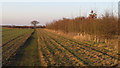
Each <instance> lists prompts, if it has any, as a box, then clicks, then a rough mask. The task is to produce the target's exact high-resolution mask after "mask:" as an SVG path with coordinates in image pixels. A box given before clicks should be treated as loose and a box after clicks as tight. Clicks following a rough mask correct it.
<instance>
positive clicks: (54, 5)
mask: <svg viewBox="0 0 120 68" xmlns="http://www.w3.org/2000/svg"><path fill="white" fill-rule="evenodd" d="M31 1H32V0H31ZM85 1H86V2H72V1H71V2H4V3H2V24H10V25H11V24H12V25H30V22H31V21H32V20H37V21H39V22H40V24H41V25H45V24H46V23H50V22H52V21H53V20H58V19H61V18H63V17H66V18H74V17H78V16H88V14H89V13H90V10H95V11H96V13H97V14H98V16H100V15H101V14H104V12H105V11H107V12H111V11H112V10H113V12H114V14H115V15H117V13H118V3H117V1H116V2H115V1H113V0H109V2H107V1H108V0H106V2H105V0H100V1H103V2H94V1H95V0H93V2H89V1H88V0H85ZM87 1H88V2H87Z"/></svg>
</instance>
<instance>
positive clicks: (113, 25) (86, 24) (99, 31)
mask: <svg viewBox="0 0 120 68" xmlns="http://www.w3.org/2000/svg"><path fill="white" fill-rule="evenodd" d="M46 28H48V29H53V30H61V31H63V32H65V33H68V32H76V33H83V34H89V35H94V36H99V37H104V38H111V37H112V36H115V35H117V34H118V31H120V30H118V18H117V17H115V16H114V15H113V14H109V13H106V14H105V15H103V16H101V17H99V18H97V14H96V13H94V12H93V11H91V13H90V14H89V16H88V17H76V18H74V19H67V18H63V19H61V20H57V21H53V22H52V23H50V24H47V25H46Z"/></svg>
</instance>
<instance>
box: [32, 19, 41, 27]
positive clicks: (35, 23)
mask: <svg viewBox="0 0 120 68" xmlns="http://www.w3.org/2000/svg"><path fill="white" fill-rule="evenodd" d="M38 23H39V22H38V21H35V20H34V21H32V22H31V24H33V25H34V29H36V25H37V24H38Z"/></svg>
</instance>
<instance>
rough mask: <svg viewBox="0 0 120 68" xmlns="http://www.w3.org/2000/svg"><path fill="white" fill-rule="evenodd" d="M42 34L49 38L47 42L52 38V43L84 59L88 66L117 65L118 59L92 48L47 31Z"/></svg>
mask: <svg viewBox="0 0 120 68" xmlns="http://www.w3.org/2000/svg"><path fill="white" fill-rule="evenodd" d="M41 32H42V33H43V34H44V35H45V38H47V39H46V40H48V37H49V38H50V39H49V42H50V40H51V39H52V41H54V42H56V43H57V44H58V45H60V46H61V48H64V49H66V52H67V51H69V52H70V53H71V54H73V55H74V56H75V57H76V58H79V59H82V60H83V61H85V62H84V63H88V65H93V66H94V65H104V66H107V65H111V66H112V65H115V64H117V60H116V59H114V58H111V57H110V56H108V55H105V54H103V53H101V52H98V51H96V50H93V49H92V48H90V47H89V48H88V47H85V46H83V45H80V44H77V43H76V42H73V41H70V40H68V39H66V38H62V37H60V36H57V35H54V34H52V33H49V32H47V31H43V30H41ZM55 46H57V45H56V44H55V45H54V47H55ZM57 47H58V46H57ZM52 48H53V47H52ZM53 51H54V49H53Z"/></svg>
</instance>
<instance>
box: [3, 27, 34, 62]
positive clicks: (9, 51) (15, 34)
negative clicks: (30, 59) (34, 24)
mask: <svg viewBox="0 0 120 68" xmlns="http://www.w3.org/2000/svg"><path fill="white" fill-rule="evenodd" d="M32 32H33V30H32V29H8V28H3V29H2V64H6V63H8V59H9V58H10V57H11V56H12V55H14V54H16V53H15V52H16V50H17V49H18V48H19V47H20V46H22V45H24V43H25V42H26V40H27V39H28V37H29V36H30V35H31V33H32Z"/></svg>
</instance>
